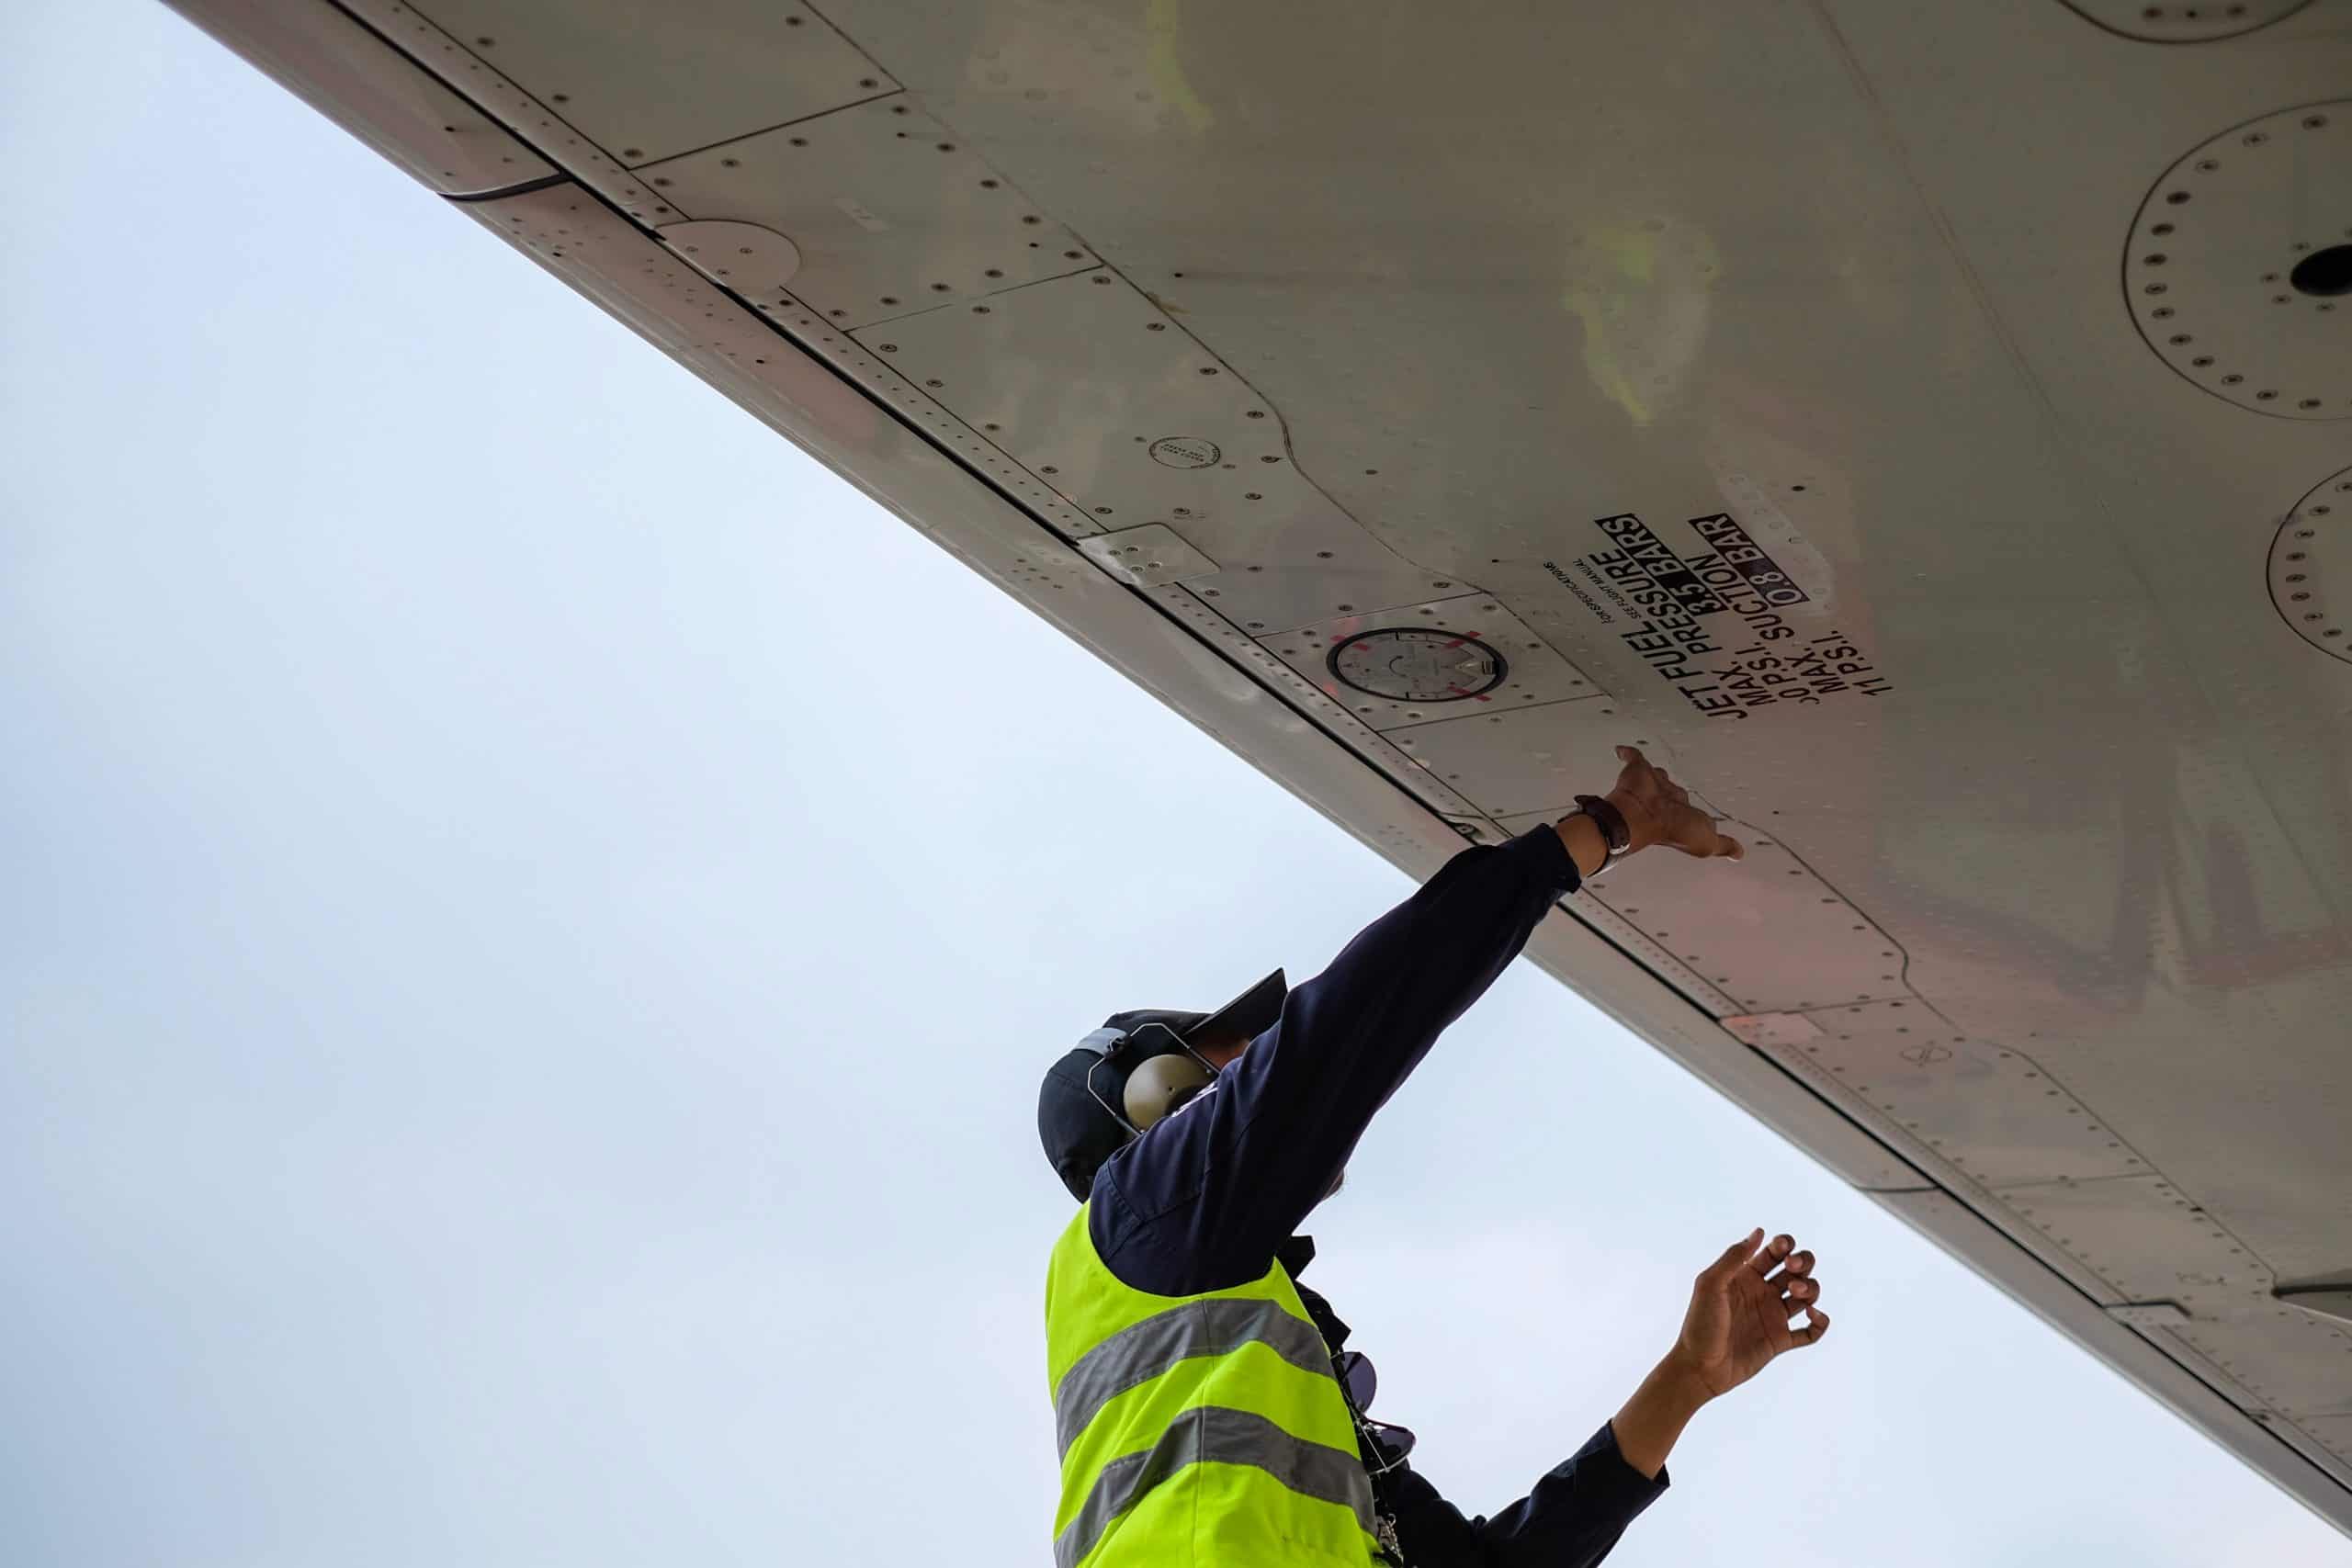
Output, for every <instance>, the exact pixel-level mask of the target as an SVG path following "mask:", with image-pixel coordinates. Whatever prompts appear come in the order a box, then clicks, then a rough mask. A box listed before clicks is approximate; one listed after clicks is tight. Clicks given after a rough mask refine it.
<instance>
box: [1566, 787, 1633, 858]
mask: <svg viewBox="0 0 2352 1568" xmlns="http://www.w3.org/2000/svg"><path fill="white" fill-rule="evenodd" d="M1577 810H1579V811H1581V812H1583V813H1584V814H1585V815H1586V816H1587V817H1589V818H1592V820H1593V823H1594V825H1595V826H1597V827H1599V828H1600V836H1601V837H1602V838H1604V839H1606V840H1609V858H1610V859H1611V860H1615V859H1616V858H1617V857H1618V856H1619V855H1622V854H1623V853H1625V852H1627V851H1629V850H1631V849H1632V848H1633V847H1634V834H1633V829H1629V828H1627V827H1626V826H1625V815H1624V813H1623V812H1622V811H1619V810H1618V809H1617V808H1616V807H1613V806H1611V805H1610V804H1609V802H1608V801H1606V800H1604V799H1602V798H1601V797H1600V795H1578V796H1577Z"/></svg>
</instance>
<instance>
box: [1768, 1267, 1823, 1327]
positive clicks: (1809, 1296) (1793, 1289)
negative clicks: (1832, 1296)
mask: <svg viewBox="0 0 2352 1568" xmlns="http://www.w3.org/2000/svg"><path fill="white" fill-rule="evenodd" d="M1781 1278H1782V1279H1784V1280H1786V1279H1788V1276H1787V1275H1785V1274H1784V1275H1782V1276H1781ZM1766 1283H1768V1284H1769V1283H1770V1280H1767V1281H1766ZM1820 1299H1821V1281H1820V1280H1789V1282H1788V1283H1787V1285H1785V1286H1784V1287H1782V1289H1781V1306H1783V1307H1785V1308H1786V1309H1787V1311H1786V1312H1784V1313H1783V1314H1781V1315H1782V1316H1783V1317H1784V1318H1789V1317H1794V1316H1796V1314H1798V1313H1799V1312H1801V1311H1803V1310H1804V1308H1806V1307H1809V1306H1811V1305H1812V1304H1813V1303H1815V1302H1817V1301H1819V1300H1820Z"/></svg>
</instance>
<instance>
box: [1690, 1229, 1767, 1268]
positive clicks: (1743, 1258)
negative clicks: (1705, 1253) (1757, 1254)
mask: <svg viewBox="0 0 2352 1568" xmlns="http://www.w3.org/2000/svg"><path fill="white" fill-rule="evenodd" d="M1763 1239H1764V1227H1763V1226H1761V1225H1758V1226H1757V1227H1756V1228H1755V1229H1754V1230H1752V1231H1749V1232H1748V1233H1747V1235H1745V1236H1742V1237H1741V1238H1740V1239H1739V1240H1737V1241H1736V1242H1733V1243H1732V1244H1731V1245H1730V1246H1729V1247H1724V1250H1723V1256H1721V1257H1719V1258H1716V1259H1715V1260H1714V1261H1713V1263H1710V1264H1708V1265H1707V1267H1706V1268H1705V1269H1702V1270H1701V1271H1700V1275H1699V1277H1700V1278H1701V1279H1702V1280H1705V1279H1727V1278H1729V1277H1730V1275H1731V1273H1732V1271H1733V1270H1734V1269H1737V1268H1738V1267H1739V1266H1740V1265H1741V1264H1743V1263H1745V1262H1747V1259H1748V1256H1749V1255H1750V1254H1751V1253H1753V1252H1754V1251H1755V1250H1756V1244H1757V1243H1758V1242H1759V1241H1762V1240H1763Z"/></svg>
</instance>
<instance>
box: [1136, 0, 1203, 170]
mask: <svg viewBox="0 0 2352 1568" xmlns="http://www.w3.org/2000/svg"><path fill="white" fill-rule="evenodd" d="M1182 11H1183V0H1151V4H1150V6H1149V7H1148V9H1147V10H1146V11H1145V13H1144V24H1143V25H1144V30H1145V32H1146V33H1148V35H1149V36H1150V39H1151V49H1150V52H1149V53H1148V55H1147V56H1146V66H1147V68H1148V70H1149V71H1150V73H1151V85H1152V89H1153V91H1155V92H1157V93H1158V94H1159V99H1160V101H1161V102H1162V103H1164V104H1167V105H1169V106H1170V107H1172V108H1174V109H1175V111H1176V112H1177V113H1178V114H1180V115H1182V116H1183V117H1184V125H1185V128H1186V129H1187V130H1191V131H1192V132H1193V134H1194V135H1196V136H1197V135H1199V134H1200V133H1201V132H1202V131H1204V130H1207V129H1208V128H1209V127H1210V126H1212V125H1215V124H1216V115H1214V114H1212V113H1210V112H1209V107H1208V105H1206V104H1204V103H1203V102H1201V97H1200V95H1199V94H1198V93H1195V92H1193V84H1192V81H1191V79H1190V78H1188V77H1186V76H1185V74H1184V62H1183V58H1182V56H1181V55H1180V54H1179V53H1178V52H1177V48H1176V29H1177V26H1178V22H1179V18H1180V16H1181V14H1182Z"/></svg>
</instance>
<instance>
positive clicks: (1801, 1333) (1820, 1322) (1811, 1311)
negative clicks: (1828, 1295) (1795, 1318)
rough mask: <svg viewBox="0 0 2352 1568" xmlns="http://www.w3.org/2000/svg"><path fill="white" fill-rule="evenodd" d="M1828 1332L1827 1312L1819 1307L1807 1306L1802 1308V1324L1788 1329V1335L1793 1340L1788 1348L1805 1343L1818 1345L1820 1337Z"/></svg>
mask: <svg viewBox="0 0 2352 1568" xmlns="http://www.w3.org/2000/svg"><path fill="white" fill-rule="evenodd" d="M1828 1332H1829V1314H1827V1313H1826V1312H1823V1311H1822V1310H1821V1309H1820V1308H1819V1307H1807V1308H1805V1309H1804V1327H1803V1328H1792V1329H1790V1330H1789V1337H1790V1338H1791V1339H1792V1340H1794V1341H1795V1344H1793V1345H1792V1346H1791V1347H1790V1348H1791V1349H1799V1348H1803V1347H1804V1346H1807V1345H1818V1344H1820V1343H1821V1337H1822V1336H1823V1335H1825V1334H1826V1333H1828Z"/></svg>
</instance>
